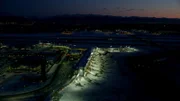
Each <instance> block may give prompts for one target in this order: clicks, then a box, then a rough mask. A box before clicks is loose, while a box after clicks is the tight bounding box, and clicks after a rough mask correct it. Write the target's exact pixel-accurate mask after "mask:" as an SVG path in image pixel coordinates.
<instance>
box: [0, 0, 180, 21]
mask: <svg viewBox="0 0 180 101" xmlns="http://www.w3.org/2000/svg"><path fill="white" fill-rule="evenodd" d="M0 12H1V13H6V14H11V15H18V16H19V15H20V16H39V17H40V16H41V17H44V16H55V15H61V14H100V15H114V16H143V17H167V18H180V0H0Z"/></svg>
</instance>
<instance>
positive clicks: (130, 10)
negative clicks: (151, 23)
mask: <svg viewBox="0 0 180 101" xmlns="http://www.w3.org/2000/svg"><path fill="white" fill-rule="evenodd" d="M134 10H136V9H127V10H126V11H128V12H129V11H134Z"/></svg>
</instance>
